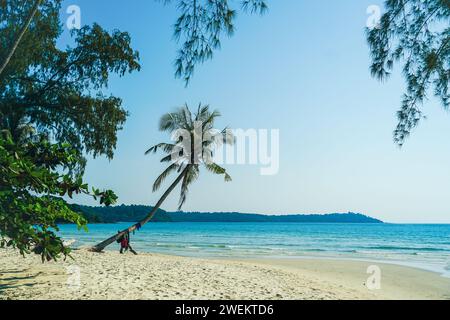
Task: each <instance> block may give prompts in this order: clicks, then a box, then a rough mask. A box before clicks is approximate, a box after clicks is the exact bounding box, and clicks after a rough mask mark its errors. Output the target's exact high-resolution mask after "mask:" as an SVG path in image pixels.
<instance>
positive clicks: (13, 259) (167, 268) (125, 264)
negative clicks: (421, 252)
mask: <svg viewBox="0 0 450 320" xmlns="http://www.w3.org/2000/svg"><path fill="white" fill-rule="evenodd" d="M73 258H74V260H72V259H68V260H66V261H59V262H51V263H45V264H42V263H41V261H40V258H39V257H38V256H27V257H26V258H23V257H22V256H20V255H19V254H18V253H17V252H16V251H13V250H11V249H0V299H33V300H40V299H152V300H155V299H159V300H160V299H195V300H197V299H314V300H319V299H450V279H447V278H443V277H441V276H440V275H438V274H435V273H432V272H427V271H422V270H418V269H414V268H409V267H403V266H396V265H388V264H377V265H378V266H379V267H380V270H381V272H382V273H381V289H379V290H369V289H368V288H367V287H366V285H365V282H366V280H367V278H368V277H369V275H368V274H367V273H366V271H367V267H368V266H369V265H373V264H374V263H370V262H360V261H335V260H314V259H292V260H290V259H283V260H278V259H277V260H274V259H271V260H248V261H230V260H211V259H209V260H206V259H197V258H185V257H176V256H165V255H159V254H149V253H141V254H139V255H137V256H134V255H132V254H125V255H120V254H119V253H117V252H110V251H108V252H105V253H101V254H98V253H91V252H88V251H87V250H84V249H80V250H75V251H74V252H73ZM77 270H79V278H78V276H77V275H78V273H77ZM78 279H79V281H78Z"/></svg>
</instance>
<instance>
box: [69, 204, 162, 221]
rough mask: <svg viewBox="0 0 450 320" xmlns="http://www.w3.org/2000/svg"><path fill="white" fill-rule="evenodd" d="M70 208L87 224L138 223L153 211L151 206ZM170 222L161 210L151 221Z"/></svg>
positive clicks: (72, 206) (77, 206) (80, 206)
mask: <svg viewBox="0 0 450 320" xmlns="http://www.w3.org/2000/svg"><path fill="white" fill-rule="evenodd" d="M71 208H72V210H74V211H76V212H80V213H81V214H82V215H83V217H84V218H85V219H86V220H88V223H117V222H139V221H141V220H143V219H144V218H145V217H146V216H147V215H148V213H149V212H150V211H152V210H153V207H152V206H144V205H120V206H110V207H91V206H82V205H76V204H73V205H71ZM170 221H171V219H170V217H169V215H168V214H167V212H166V211H164V210H162V209H158V211H157V212H156V214H155V216H154V217H153V219H152V222H170Z"/></svg>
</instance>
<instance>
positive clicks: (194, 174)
mask: <svg viewBox="0 0 450 320" xmlns="http://www.w3.org/2000/svg"><path fill="white" fill-rule="evenodd" d="M199 173H200V172H199V168H198V165H191V166H190V168H189V169H188V171H187V172H186V174H185V175H184V178H183V181H182V183H181V192H180V200H179V203H178V210H181V208H182V207H183V204H184V203H185V202H186V198H187V194H188V192H189V186H190V185H191V184H192V183H193V182H194V181H195V180H197V179H198V177H199Z"/></svg>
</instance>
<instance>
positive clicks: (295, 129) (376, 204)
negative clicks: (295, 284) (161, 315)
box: [62, 0, 450, 223]
mask: <svg viewBox="0 0 450 320" xmlns="http://www.w3.org/2000/svg"><path fill="white" fill-rule="evenodd" d="M267 1H268V4H269V11H268V12H267V14H265V15H264V16H262V17H261V16H251V15H246V14H241V13H240V14H239V16H238V18H237V20H236V32H235V35H234V36H233V37H231V38H230V39H224V41H223V43H222V49H221V50H220V51H218V52H216V53H215V56H214V58H213V60H212V61H208V62H206V63H205V64H204V65H200V66H198V67H197V69H196V72H195V75H194V77H193V78H192V81H191V83H190V85H189V86H188V87H187V88H185V87H184V83H183V81H181V80H179V79H175V78H174V67H173V61H174V59H175V57H176V49H177V45H176V43H175V42H174V41H173V37H172V33H173V28H172V25H173V23H174V22H175V19H176V18H177V12H176V9H175V6H174V5H170V6H163V5H162V4H161V3H160V2H157V1H147V0H131V1H127V2H126V5H124V2H123V1H117V0H112V1H111V0H96V1H90V0H77V1H75V0H68V1H66V2H65V3H64V9H65V8H66V7H67V6H68V5H72V4H76V5H78V6H80V8H81V14H82V15H81V17H82V24H91V23H93V22H98V23H99V24H100V25H101V26H103V27H104V28H106V29H108V30H111V29H114V28H117V29H120V30H121V31H128V32H130V34H131V36H132V39H133V40H132V44H133V47H134V48H135V49H137V50H139V52H140V55H141V63H142V66H143V68H142V71H141V72H139V73H134V74H132V75H126V76H125V77H124V78H116V77H115V78H113V79H112V81H111V85H110V88H109V90H110V91H111V92H112V93H113V94H114V95H116V96H118V97H121V98H122V99H123V101H124V107H125V108H126V109H127V110H129V111H130V117H129V119H128V121H127V123H126V124H125V127H124V130H123V131H121V132H120V133H119V141H118V146H117V150H116V154H115V158H114V159H113V160H112V161H108V160H106V159H104V158H99V159H95V160H92V161H89V164H88V167H87V171H86V181H87V182H89V183H90V184H92V185H94V186H96V187H101V188H111V189H113V190H114V191H115V192H116V193H117V194H118V196H119V204H121V203H125V204H145V205H153V204H154V203H155V202H156V201H157V200H158V198H159V196H160V193H152V192H151V186H152V183H153V180H154V179H155V178H156V177H157V175H158V174H159V173H160V172H161V171H162V170H163V169H164V166H163V165H162V164H160V163H159V159H160V156H159V155H150V156H145V155H144V151H145V150H146V149H147V148H148V147H150V146H151V145H153V144H156V143H158V142H161V141H168V140H169V136H167V135H166V134H162V133H160V132H158V130H157V126H158V120H159V118H160V116H161V115H162V114H163V113H165V112H167V111H170V110H172V109H173V108H174V107H176V106H181V105H182V104H184V103H185V102H187V103H188V104H189V105H191V106H196V105H197V104H198V103H199V102H203V103H207V104H210V105H211V106H212V107H213V108H217V109H219V110H220V111H221V113H222V114H223V116H222V118H221V119H220V121H219V123H218V126H219V128H220V127H224V126H227V125H228V126H230V127H232V128H243V129H249V128H254V129H279V130H280V170H279V173H278V174H277V175H274V176H261V175H260V172H259V167H257V166H251V165H245V166H243V165H227V166H226V168H227V169H228V171H229V173H230V174H231V175H232V177H233V182H231V183H224V182H223V179H222V177H220V176H215V175H211V174H210V173H209V172H205V171H203V172H202V173H201V176H200V179H199V180H198V182H197V183H196V184H195V185H194V186H193V187H192V188H191V190H190V194H189V198H188V200H187V202H186V205H185V207H184V208H183V209H184V210H185V211H239V212H252V213H267V214H288V213H329V212H348V211H353V212H361V213H364V214H367V215H370V216H373V217H376V218H379V219H382V220H384V221H387V222H413V223H427V222H429V223H450V206H449V204H448V200H449V199H450V197H449V195H448V193H449V190H450V148H449V141H450V115H448V114H447V112H446V111H444V110H443V109H442V108H441V106H440V105H439V103H438V101H436V99H434V98H431V99H430V100H429V101H428V102H427V103H426V105H425V106H424V108H423V109H424V111H425V113H426V114H427V116H428V119H427V120H426V121H423V122H422V123H421V125H420V126H419V128H418V129H417V130H415V131H414V133H413V135H412V137H411V138H410V139H409V140H408V141H407V143H406V145H405V146H404V147H403V148H402V149H399V148H398V147H397V146H396V145H395V144H394V143H393V141H392V131H393V129H394V127H395V125H396V117H395V112H396V111H397V109H398V107H399V106H400V101H401V97H402V94H403V92H404V80H403V78H402V76H401V70H400V68H399V66H397V68H396V71H395V74H394V75H393V76H392V78H391V79H390V80H389V81H388V82H386V83H379V82H378V81H377V80H375V79H373V78H371V76H370V72H369V64H370V59H369V50H368V46H367V43H366V40H365V35H364V28H365V25H366V20H367V18H368V14H367V13H366V9H367V7H368V6H369V5H372V4H375V5H380V6H381V5H382V1H374V0H342V1H327V0H317V1H312V0H302V1H299V0H284V1H275V0H267ZM234 2H235V3H236V4H238V3H239V1H234ZM64 11H65V10H64ZM62 15H63V17H64V16H67V15H66V14H65V13H64V12H62ZM65 36H67V34H66V35H65ZM63 41H64V39H63ZM178 192H179V191H178V190H177V191H176V192H174V193H173V194H172V195H171V196H170V198H169V199H168V200H167V202H166V203H165V204H164V205H163V209H166V210H169V211H174V210H176V205H177V201H178ZM78 202H82V203H85V204H93V202H90V201H88V200H85V199H82V200H80V201H78Z"/></svg>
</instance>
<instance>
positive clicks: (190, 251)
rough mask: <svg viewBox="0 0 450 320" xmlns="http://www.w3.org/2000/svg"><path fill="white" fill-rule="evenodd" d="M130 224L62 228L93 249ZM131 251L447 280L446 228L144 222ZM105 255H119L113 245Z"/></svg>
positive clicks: (449, 247) (449, 243) (449, 241)
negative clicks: (368, 264)
mask: <svg viewBox="0 0 450 320" xmlns="http://www.w3.org/2000/svg"><path fill="white" fill-rule="evenodd" d="M129 225H130V223H117V224H92V225H89V226H88V228H89V232H88V233H86V232H84V231H78V230H77V228H76V227H75V226H73V225H62V226H61V227H60V228H61V229H60V232H59V234H60V235H61V236H62V237H63V238H64V239H67V240H70V239H76V242H75V244H74V246H75V247H76V246H85V245H93V244H95V243H98V242H100V241H102V240H104V239H105V238H107V237H109V236H111V235H113V234H114V233H116V232H117V231H118V230H122V229H125V228H126V227H128V226H129ZM131 245H132V247H133V248H134V249H135V250H137V251H141V252H155V253H163V254H172V255H179V256H191V257H208V258H282V259H292V258H311V257H317V258H330V259H336V258H337V259H356V260H368V261H374V262H388V263H394V264H401V265H408V266H413V267H418V268H422V269H426V270H430V271H435V272H438V273H440V274H442V275H443V276H446V277H450V225H431V224H427V225H425V224H421V225H419V224H323V223H320V224H319V223H317V224H303V223H149V224H147V225H145V226H144V227H143V228H142V229H141V230H140V231H138V232H136V233H135V234H134V235H132V236H131ZM108 249H109V250H118V249H119V244H117V243H114V244H112V245H110V246H109V247H108Z"/></svg>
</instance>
